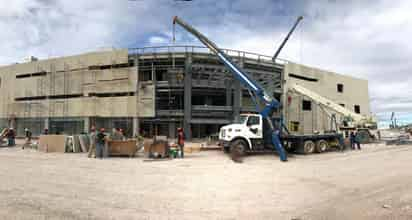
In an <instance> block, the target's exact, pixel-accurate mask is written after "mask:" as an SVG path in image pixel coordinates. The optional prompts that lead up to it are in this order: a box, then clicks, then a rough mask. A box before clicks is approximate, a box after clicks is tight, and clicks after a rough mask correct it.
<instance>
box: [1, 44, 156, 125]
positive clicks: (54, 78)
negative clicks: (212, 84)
mask: <svg viewBox="0 0 412 220" xmlns="http://www.w3.org/2000/svg"><path fill="white" fill-rule="evenodd" d="M128 62H129V59H128V52H127V50H113V51H102V52H92V53H86V54H82V55H77V56H69V57H61V58H53V59H48V60H40V61H35V62H30V63H22V64H15V65H10V66H5V67H0V80H1V84H0V92H1V94H2V96H0V101H1V103H0V118H5V119H7V118H10V117H11V116H12V115H13V117H17V118H30V117H92V116H97V117H136V116H137V112H139V108H141V109H142V110H143V112H142V113H141V114H139V115H140V117H153V116H154V86H153V85H152V86H147V87H145V88H141V89H140V90H141V91H140V93H141V94H142V95H141V96H139V98H140V97H141V98H142V101H138V97H137V96H136V84H137V67H129V64H128ZM137 102H141V104H140V105H139V106H140V107H139V108H136V107H137Z"/></svg>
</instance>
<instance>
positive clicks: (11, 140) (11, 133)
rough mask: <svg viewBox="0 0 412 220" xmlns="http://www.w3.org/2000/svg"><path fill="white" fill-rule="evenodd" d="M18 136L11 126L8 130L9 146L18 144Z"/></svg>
mask: <svg viewBox="0 0 412 220" xmlns="http://www.w3.org/2000/svg"><path fill="white" fill-rule="evenodd" d="M15 138H16V133H15V132H14V129H13V128H10V129H9V131H8V132H7V140H8V146H9V147H11V146H14V145H15V144H16V142H15Z"/></svg>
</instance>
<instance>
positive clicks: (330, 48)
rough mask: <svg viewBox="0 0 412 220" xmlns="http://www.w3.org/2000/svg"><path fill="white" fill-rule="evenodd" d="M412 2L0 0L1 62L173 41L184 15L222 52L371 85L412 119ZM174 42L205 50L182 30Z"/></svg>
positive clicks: (379, 109)
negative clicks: (281, 61) (271, 58)
mask: <svg viewBox="0 0 412 220" xmlns="http://www.w3.org/2000/svg"><path fill="white" fill-rule="evenodd" d="M411 8H412V1H407V0H403V1H398V0H393V1H389V0H387V1H379V0H374V1H369V0H364V1H362V0H358V1H350V0H347V1H337V0H316V1H304V0H301V1H299V0H285V1H276V0H253V1H252V0H216V1H212V0H193V1H192V2H181V1H173V0H129V1H128V0H87V1H86V0H13V1H9V0H0V30H1V31H0V42H1V43H0V51H1V52H0V65H1V64H10V63H14V62H21V61H22V60H23V59H24V58H25V57H27V56H29V55H34V56H37V57H39V58H47V57H55V56H63V55H72V54H77V53H82V52H86V51H92V50H96V49H99V48H107V47H125V48H131V47H143V46H157V45H169V44H171V36H172V25H171V22H172V17H173V16H174V15H178V16H180V17H182V18H184V20H186V21H188V22H189V23H191V24H192V25H193V26H195V27H197V29H199V30H200V31H201V32H203V33H204V34H206V35H207V36H209V37H210V38H211V39H213V40H214V41H215V42H216V43H217V44H218V45H219V46H221V47H224V48H232V49H239V50H246V51H250V52H256V53H261V54H266V55H272V54H273V53H274V51H275V50H276V48H277V46H278V45H279V43H280V42H281V40H282V39H283V37H284V36H285V34H286V33H287V31H289V28H290V27H291V25H292V24H293V23H294V21H295V19H296V17H297V16H298V15H303V16H304V17H305V18H304V20H303V22H302V23H301V24H300V25H299V27H298V28H297V30H296V32H295V33H294V35H293V36H292V38H291V39H290V41H289V42H288V44H287V45H286V47H285V48H284V50H283V51H282V53H281V55H280V57H281V58H285V59H288V60H291V61H295V62H299V63H303V64H306V65H310V66H316V67H320V68H323V69H327V70H331V71H334V72H339V73H344V74H348V75H352V76H355V77H360V78H365V79H368V80H369V91H370V92H369V93H370V94H369V95H370V97H371V107H372V111H373V112H374V113H376V114H377V116H378V117H379V118H381V119H386V120H387V119H389V118H390V113H391V112H392V111H395V112H396V113H397V115H398V119H399V120H400V121H404V122H412V114H411V113H412V86H411V85H412V77H411V72H412V62H410V61H409V59H410V58H412V44H411V43H410V42H409V41H410V39H411V38H412V13H411V12H410V9H411ZM177 31H178V34H177V42H176V43H175V44H187V43H189V44H195V45H200V43H199V42H198V41H197V40H195V39H194V38H193V37H191V36H189V35H187V34H186V33H185V32H184V31H182V30H177Z"/></svg>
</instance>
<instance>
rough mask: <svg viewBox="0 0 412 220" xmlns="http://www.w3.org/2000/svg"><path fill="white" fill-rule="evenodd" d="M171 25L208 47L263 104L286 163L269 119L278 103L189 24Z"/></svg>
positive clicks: (283, 154) (281, 152)
mask: <svg viewBox="0 0 412 220" xmlns="http://www.w3.org/2000/svg"><path fill="white" fill-rule="evenodd" d="M173 24H179V25H180V26H182V27H183V28H184V29H186V30H187V31H188V32H190V33H191V34H193V35H194V36H195V37H197V38H198V39H199V40H200V42H202V43H203V44H204V45H205V46H206V47H208V48H209V49H210V50H211V51H212V52H213V53H215V54H216V55H217V57H218V58H219V59H220V61H222V62H223V63H224V65H225V66H226V67H227V68H228V69H229V70H230V72H232V74H233V75H234V77H235V78H236V79H237V80H239V81H240V82H241V83H242V85H243V86H245V87H246V88H248V89H249V90H250V91H252V92H253V93H254V94H255V96H256V97H257V99H259V101H261V102H263V103H264V108H263V109H262V110H261V111H260V114H261V115H262V117H263V118H264V119H265V120H266V121H267V123H268V124H269V126H270V129H271V132H272V143H273V145H274V147H275V148H276V150H277V152H278V153H279V156H280V159H281V161H287V156H286V152H285V150H284V148H283V146H282V143H281V141H280V131H279V130H278V129H275V127H274V125H273V121H272V119H271V116H272V113H273V111H274V110H276V109H278V108H279V107H280V103H279V102H278V101H277V100H276V99H274V98H273V97H271V96H269V95H268V94H267V92H266V91H265V90H264V89H263V88H262V87H261V86H260V85H259V84H258V83H257V82H255V81H254V80H253V79H251V78H250V76H249V75H248V74H247V73H245V72H244V71H243V70H242V69H241V68H240V67H238V66H237V65H236V63H234V62H233V61H232V60H231V59H230V58H229V56H227V55H226V54H225V53H224V52H223V51H222V50H220V49H219V48H218V47H217V46H216V44H215V43H213V42H212V41H210V40H209V39H208V38H207V37H205V36H204V35H203V34H201V33H200V32H198V31H197V30H196V29H194V28H193V27H192V26H190V25H189V24H187V23H185V22H184V21H182V20H181V19H180V18H178V17H177V16H176V17H174V18H173Z"/></svg>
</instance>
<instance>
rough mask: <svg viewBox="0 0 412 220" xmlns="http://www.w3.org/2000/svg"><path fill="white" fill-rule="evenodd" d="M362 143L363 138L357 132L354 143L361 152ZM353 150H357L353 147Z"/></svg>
mask: <svg viewBox="0 0 412 220" xmlns="http://www.w3.org/2000/svg"><path fill="white" fill-rule="evenodd" d="M360 141H361V136H360V134H359V132H356V133H355V141H354V143H355V144H356V146H357V147H358V150H361V147H360ZM353 148H354V149H355V146H353Z"/></svg>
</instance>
